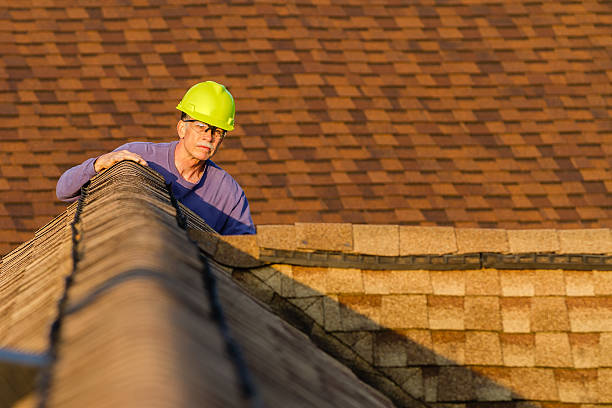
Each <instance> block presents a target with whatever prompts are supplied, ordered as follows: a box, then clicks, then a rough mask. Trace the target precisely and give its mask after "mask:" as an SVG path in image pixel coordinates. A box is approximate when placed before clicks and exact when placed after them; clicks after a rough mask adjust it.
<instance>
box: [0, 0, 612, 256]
mask: <svg viewBox="0 0 612 408" xmlns="http://www.w3.org/2000/svg"><path fill="white" fill-rule="evenodd" d="M0 18H2V24H1V25H0V49H1V51H0V117H1V120H0V197H1V198H0V253H7V252H8V251H9V250H10V249H11V248H13V247H15V246H17V245H18V244H19V243H21V242H23V241H25V240H27V239H29V238H30V237H31V234H32V232H33V231H34V230H35V229H36V228H37V227H40V226H41V225H43V224H44V223H46V222H47V221H48V220H50V219H51V218H52V217H53V216H55V215H57V214H59V213H60V212H61V211H62V210H63V209H64V204H63V203H60V202H57V201H56V200H55V196H54V187H55V183H56V180H57V178H58V177H59V175H60V174H61V173H62V172H63V171H64V170H65V169H67V168H68V167H71V166H73V165H75V164H78V163H80V162H81V161H82V160H84V159H85V158H87V157H91V156H93V155H97V154H100V153H103V152H105V151H108V150H111V149H113V148H115V147H117V146H118V145H120V144H122V143H123V142H125V141H128V140H150V141H167V140H170V139H172V138H173V137H175V132H174V129H173V128H174V123H175V121H176V119H177V117H178V114H177V112H176V111H175V110H174V107H175V106H176V103H177V101H178V100H179V99H180V98H181V96H182V94H183V93H184V91H185V90H186V89H187V88H188V87H189V86H190V85H192V84H194V83H196V82H199V81H201V80H208V79H210V80H216V81H218V82H221V83H224V84H225V85H227V86H228V88H229V89H230V91H231V92H232V93H233V95H234V97H235V99H236V102H237V110H238V112H237V117H236V121H237V124H238V126H237V129H236V131H235V132H233V134H232V135H230V137H228V138H227V139H226V141H225V143H224V146H223V148H222V150H221V152H220V153H219V154H218V156H217V157H216V161H217V162H218V163H219V164H220V165H221V166H223V167H224V168H225V169H226V170H228V171H229V172H230V173H231V174H232V175H234V176H235V178H236V179H237V180H238V181H239V182H240V183H241V185H242V186H243V187H244V189H245V191H246V194H247V197H248V198H249V200H250V203H251V208H252V212H253V217H254V220H255V222H256V223H257V224H293V223H294V222H305V221H306V222H351V223H391V224H404V225H424V226H425V225H427V226H430V225H448V226H455V227H498V228H592V227H611V226H612V207H611V205H610V203H611V202H612V200H611V198H612V195H611V194H612V175H611V173H610V168H611V167H612V134H611V133H612V125H611V124H612V121H611V120H610V113H611V112H612V109H611V106H612V84H611V79H612V59H611V55H612V42H611V40H610V30H609V27H610V24H611V23H612V7H611V6H610V4H609V3H607V2H603V1H582V2H574V1H554V2H553V1H543V0H541V1H518V2H517V1H510V0H499V1H496V2H488V3H485V4H482V3H480V2H470V1H462V0H454V1H449V2H443V3H440V2H433V1H425V0H424V1H419V2H411V3H410V4H406V2H402V1H392V0H387V1H377V2H365V1H351V0H340V1H335V2H333V4H329V3H328V2H323V1H317V0H303V1H300V2H296V3H293V4H281V3H278V2H273V1H266V0H260V1H247V2H239V3H238V2H231V3H228V2H208V3H207V4H202V3H201V2H199V1H189V0H176V1H172V2H168V1H156V0H134V1H131V2H124V1H109V2H104V5H92V6H89V5H87V6H79V5H76V6H75V4H74V3H73V2H45V1H33V0H32V1H25V2H19V3H15V4H11V5H8V6H7V5H5V6H2V7H0Z"/></svg>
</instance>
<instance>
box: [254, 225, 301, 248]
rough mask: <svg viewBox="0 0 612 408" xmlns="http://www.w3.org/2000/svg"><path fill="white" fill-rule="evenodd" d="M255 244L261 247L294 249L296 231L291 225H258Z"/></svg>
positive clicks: (295, 246)
mask: <svg viewBox="0 0 612 408" xmlns="http://www.w3.org/2000/svg"><path fill="white" fill-rule="evenodd" d="M257 244H258V245H259V246H260V247H261V248H275V249H285V250H294V249H296V248H297V245H296V232H295V227H294V226H293V225H260V226H258V227H257Z"/></svg>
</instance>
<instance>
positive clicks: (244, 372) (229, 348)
mask: <svg viewBox="0 0 612 408" xmlns="http://www.w3.org/2000/svg"><path fill="white" fill-rule="evenodd" d="M166 188H167V189H168V193H169V194H170V201H171V202H172V205H173V206H174V207H175V208H176V222H177V224H178V226H179V227H181V228H182V229H185V230H186V229H187V228H186V227H187V217H186V216H185V214H183V212H182V211H181V208H180V206H179V205H178V202H177V200H176V198H175V197H174V194H173V193H172V186H171V185H170V184H166ZM189 240H190V241H191V242H193V244H194V245H196V246H197V243H196V242H195V241H193V240H192V239H191V238H189ZM198 253H199V257H200V260H201V261H202V264H203V268H202V272H201V274H202V281H203V284H204V290H205V291H206V293H207V294H208V303H209V305H210V309H211V315H212V318H213V319H214V320H215V322H216V323H217V326H218V327H219V331H220V332H221V336H222V337H223V340H224V341H225V350H226V352H227V353H228V355H229V356H230V359H231V360H232V363H233V364H234V368H235V370H236V374H237V376H238V380H239V382H240V389H241V392H242V397H243V398H245V399H250V400H251V406H252V407H262V406H263V403H262V402H261V399H260V397H259V394H258V391H257V388H256V387H255V383H254V382H253V380H252V377H251V373H250V371H249V368H248V366H247V364H246V361H245V359H244V356H243V354H242V350H241V348H240V346H239V344H238V343H237V342H236V340H235V339H234V338H233V337H232V335H231V332H230V328H229V326H228V324H227V320H226V318H225V314H224V313H223V307H222V306H221V301H220V299H219V291H218V290H217V286H218V285H217V279H216V278H215V275H214V274H213V272H212V271H211V269H210V265H209V261H208V258H207V257H206V256H205V255H204V254H203V253H202V252H201V251H199V252H198Z"/></svg>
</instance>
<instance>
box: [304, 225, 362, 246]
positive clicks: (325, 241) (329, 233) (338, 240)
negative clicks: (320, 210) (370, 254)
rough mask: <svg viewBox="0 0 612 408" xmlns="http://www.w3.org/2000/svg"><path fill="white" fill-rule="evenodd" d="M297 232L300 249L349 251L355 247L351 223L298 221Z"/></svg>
mask: <svg viewBox="0 0 612 408" xmlns="http://www.w3.org/2000/svg"><path fill="white" fill-rule="evenodd" d="M295 234H296V240H297V246H298V248H300V249H323V250H327V251H345V252H348V251H350V250H351V248H352V247H353V230H352V226H351V225H350V224H332V223H329V224H318V223H296V224H295Z"/></svg>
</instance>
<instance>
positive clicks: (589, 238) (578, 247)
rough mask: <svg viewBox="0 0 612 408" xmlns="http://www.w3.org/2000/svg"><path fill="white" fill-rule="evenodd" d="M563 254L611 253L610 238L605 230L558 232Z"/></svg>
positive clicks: (608, 231) (611, 243)
mask: <svg viewBox="0 0 612 408" xmlns="http://www.w3.org/2000/svg"><path fill="white" fill-rule="evenodd" d="M559 241H560V243H561V252H563V253H568V254H571V253H603V254H609V253H612V236H611V235H610V230H609V229H607V228H605V229H604V228H601V229H588V230H587V229H582V230H561V231H559Z"/></svg>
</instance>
